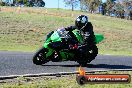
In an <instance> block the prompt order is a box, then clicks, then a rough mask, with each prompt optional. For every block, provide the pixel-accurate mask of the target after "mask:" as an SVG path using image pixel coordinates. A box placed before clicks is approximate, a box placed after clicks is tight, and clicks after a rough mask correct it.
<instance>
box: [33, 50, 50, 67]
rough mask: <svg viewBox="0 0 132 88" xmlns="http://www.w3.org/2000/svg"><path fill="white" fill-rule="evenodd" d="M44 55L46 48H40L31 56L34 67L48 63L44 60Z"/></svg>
mask: <svg viewBox="0 0 132 88" xmlns="http://www.w3.org/2000/svg"><path fill="white" fill-rule="evenodd" d="M46 53H47V49H46V48H41V49H39V50H38V51H37V52H36V53H35V54H34V56H33V63H34V64H36V65H42V64H45V63H46V62H48V61H47V60H45V59H46Z"/></svg>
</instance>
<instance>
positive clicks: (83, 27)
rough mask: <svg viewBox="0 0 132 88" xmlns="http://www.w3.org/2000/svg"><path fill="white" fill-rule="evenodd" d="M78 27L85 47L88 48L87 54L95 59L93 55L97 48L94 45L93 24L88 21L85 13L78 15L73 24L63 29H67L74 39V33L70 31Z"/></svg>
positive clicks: (96, 52) (95, 53)
mask: <svg viewBox="0 0 132 88" xmlns="http://www.w3.org/2000/svg"><path fill="white" fill-rule="evenodd" d="M75 29H78V30H79V31H80V33H81V34H82V35H83V38H84V44H85V45H86V48H87V49H88V50H89V54H90V56H91V57H92V58H91V57H90V58H91V59H92V60H93V59H95V57H96V56H97V54H98V48H97V46H96V42H95V35H94V32H93V25H92V24H91V22H89V21H88V17H87V16H86V15H80V16H78V17H77V18H76V20H75V25H74V26H69V27H66V28H65V30H66V31H69V33H70V35H71V36H72V37H73V38H74V39H75V40H77V39H76V37H75V35H74V34H73V33H72V31H73V30H75Z"/></svg>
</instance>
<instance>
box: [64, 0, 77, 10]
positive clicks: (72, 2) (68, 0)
mask: <svg viewBox="0 0 132 88" xmlns="http://www.w3.org/2000/svg"><path fill="white" fill-rule="evenodd" d="M64 2H65V4H66V5H67V6H70V7H72V11H73V10H74V8H75V7H76V6H78V2H79V0H64Z"/></svg>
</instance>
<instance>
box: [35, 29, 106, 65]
mask: <svg viewBox="0 0 132 88" xmlns="http://www.w3.org/2000/svg"><path fill="white" fill-rule="evenodd" d="M72 33H73V34H74V36H75V37H76V39H77V41H75V39H73V37H71V35H70V34H69V32H68V31H66V30H65V29H58V30H56V31H52V32H50V33H49V34H48V35H47V38H46V41H45V42H44V44H43V46H42V48H40V49H39V50H38V51H37V52H36V53H35V54H34V56H33V63H34V64H36V65H42V64H45V63H47V62H49V61H52V62H61V61H76V62H78V63H79V65H86V64H87V63H90V62H91V61H92V60H93V58H92V55H91V53H93V52H91V50H89V49H87V48H86V47H85V46H86V45H85V44H84V38H83V35H82V34H81V33H80V32H79V31H78V30H77V29H76V30H73V31H72ZM103 39H104V36H103V35H102V34H95V42H96V44H98V43H99V42H101V41H102V40H103ZM96 49H97V47H96Z"/></svg>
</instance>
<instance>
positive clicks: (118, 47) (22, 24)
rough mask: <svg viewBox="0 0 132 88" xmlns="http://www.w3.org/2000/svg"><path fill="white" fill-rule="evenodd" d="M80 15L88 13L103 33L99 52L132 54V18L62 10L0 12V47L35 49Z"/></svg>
mask: <svg viewBox="0 0 132 88" xmlns="http://www.w3.org/2000/svg"><path fill="white" fill-rule="evenodd" d="M1 8H3V7H1ZM12 9H14V8H12ZM24 11H25V12H24ZM35 12H36V13H35ZM79 14H86V15H88V16H89V20H90V21H91V22H92V23H93V26H94V31H95V32H96V33H101V34H103V35H104V36H105V40H104V41H102V42H101V43H100V44H98V48H99V54H114V55H130V56H132V29H131V25H132V21H130V20H125V19H118V18H112V17H107V16H102V15H99V14H89V13H84V12H80V11H73V12H72V11H69V10H64V9H60V10H57V9H42V8H22V9H21V13H18V12H14V11H13V12H10V11H1V12H0V50H9V51H32V52H33V51H36V50H37V49H38V48H39V47H40V46H42V44H43V42H44V40H45V38H46V35H47V34H48V33H49V32H51V31H53V30H56V29H58V28H60V27H66V26H69V25H71V24H74V19H75V18H76V16H78V15H79Z"/></svg>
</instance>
